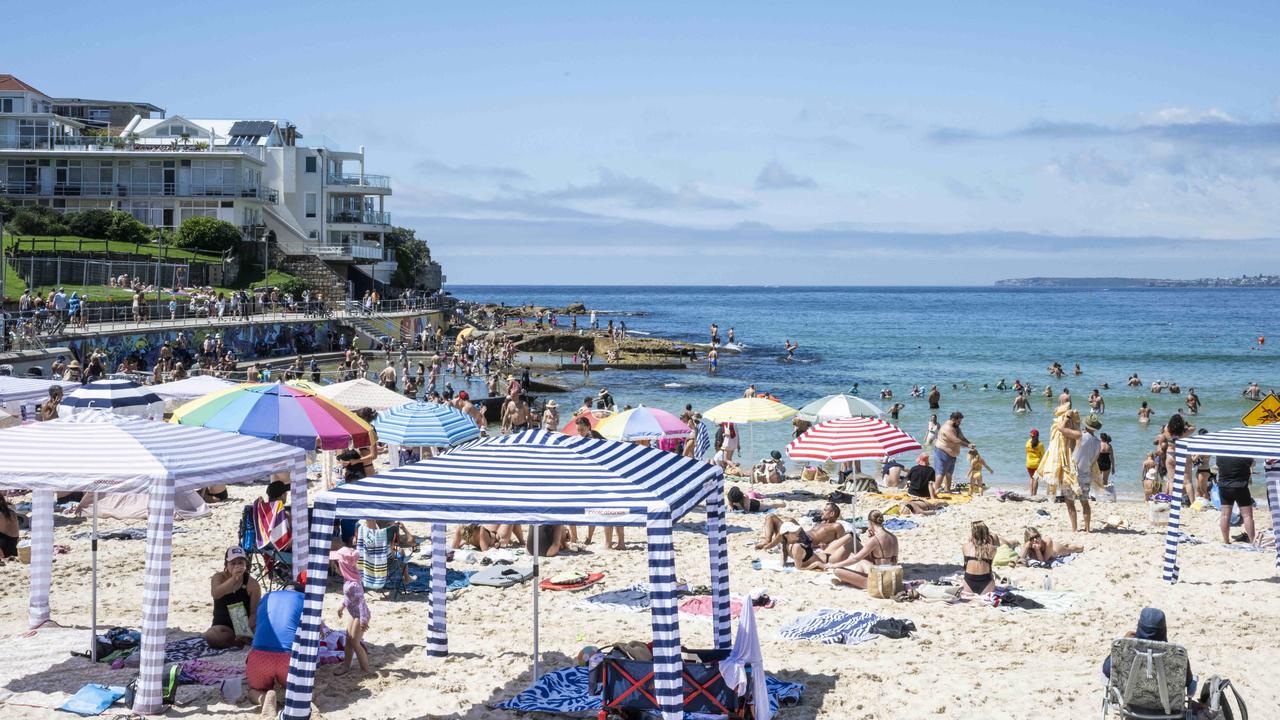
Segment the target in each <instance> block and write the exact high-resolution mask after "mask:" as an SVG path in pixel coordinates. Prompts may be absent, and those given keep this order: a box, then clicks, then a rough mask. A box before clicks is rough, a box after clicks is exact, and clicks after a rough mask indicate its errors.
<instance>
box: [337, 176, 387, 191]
mask: <svg viewBox="0 0 1280 720" xmlns="http://www.w3.org/2000/svg"><path fill="white" fill-rule="evenodd" d="M325 182H326V183H327V184H329V185H338V186H345V187H351V188H375V189H377V190H390V189H391V178H390V177H388V176H386V175H367V174H364V173H329V175H328V177H327V178H326V180H325Z"/></svg>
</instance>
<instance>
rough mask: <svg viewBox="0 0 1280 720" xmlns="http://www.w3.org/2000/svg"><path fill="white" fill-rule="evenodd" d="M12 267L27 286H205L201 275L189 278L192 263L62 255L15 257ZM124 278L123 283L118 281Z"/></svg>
mask: <svg viewBox="0 0 1280 720" xmlns="http://www.w3.org/2000/svg"><path fill="white" fill-rule="evenodd" d="M12 263H13V268H14V270H16V271H17V273H18V275H19V276H20V277H22V279H23V280H25V281H26V282H27V285H28V286H30V287H45V286H51V285H62V286H77V285H81V286H83V285H112V284H116V283H119V284H120V285H121V287H129V286H130V285H131V284H132V283H133V282H134V281H135V280H137V281H139V282H141V283H142V284H143V285H156V286H160V287H187V286H190V285H193V284H194V285H204V284H206V283H205V279H204V277H199V278H192V270H193V267H192V265H190V264H188V263H172V262H168V263H166V262H141V261H134V260H88V259H83V258H63V257H17V258H13V260H12ZM194 269H195V270H197V271H198V272H197V274H199V275H201V276H203V275H205V274H206V270H207V266H206V265H204V264H200V265H197V266H195V268H194ZM121 281H123V282H121Z"/></svg>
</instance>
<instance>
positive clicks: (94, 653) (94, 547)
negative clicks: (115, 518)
mask: <svg viewBox="0 0 1280 720" xmlns="http://www.w3.org/2000/svg"><path fill="white" fill-rule="evenodd" d="M90 537H91V540H90V541H89V564H90V566H91V567H92V568H93V570H92V573H91V574H92V576H93V590H92V591H91V593H90V594H91V609H90V610H89V623H90V625H91V626H92V630H91V632H92V633H93V635H92V636H90V638H89V655H90V658H89V659H90V660H92V661H93V662H98V493H96V492H95V493H94V494H93V533H92V534H91V536H90Z"/></svg>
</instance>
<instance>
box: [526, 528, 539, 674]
mask: <svg viewBox="0 0 1280 720" xmlns="http://www.w3.org/2000/svg"><path fill="white" fill-rule="evenodd" d="M538 530H539V528H538V526H537V525H530V526H529V532H530V533H531V534H532V535H533V682H534V683H536V682H538V584H539V583H540V580H539V579H538V555H539V554H540V553H541V552H542V548H541V547H539V541H540V540H541V539H542V537H541V536H542V533H540V532H538ZM531 684H532V683H531Z"/></svg>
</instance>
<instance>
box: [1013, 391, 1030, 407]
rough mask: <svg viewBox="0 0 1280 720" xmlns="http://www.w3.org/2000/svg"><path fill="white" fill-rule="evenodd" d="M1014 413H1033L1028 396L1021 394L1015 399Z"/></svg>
mask: <svg viewBox="0 0 1280 720" xmlns="http://www.w3.org/2000/svg"><path fill="white" fill-rule="evenodd" d="M1013 411H1014V412H1031V403H1029V402H1027V396H1026V395H1023V394H1021V393H1019V394H1017V395H1015V396H1014V397H1013Z"/></svg>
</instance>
